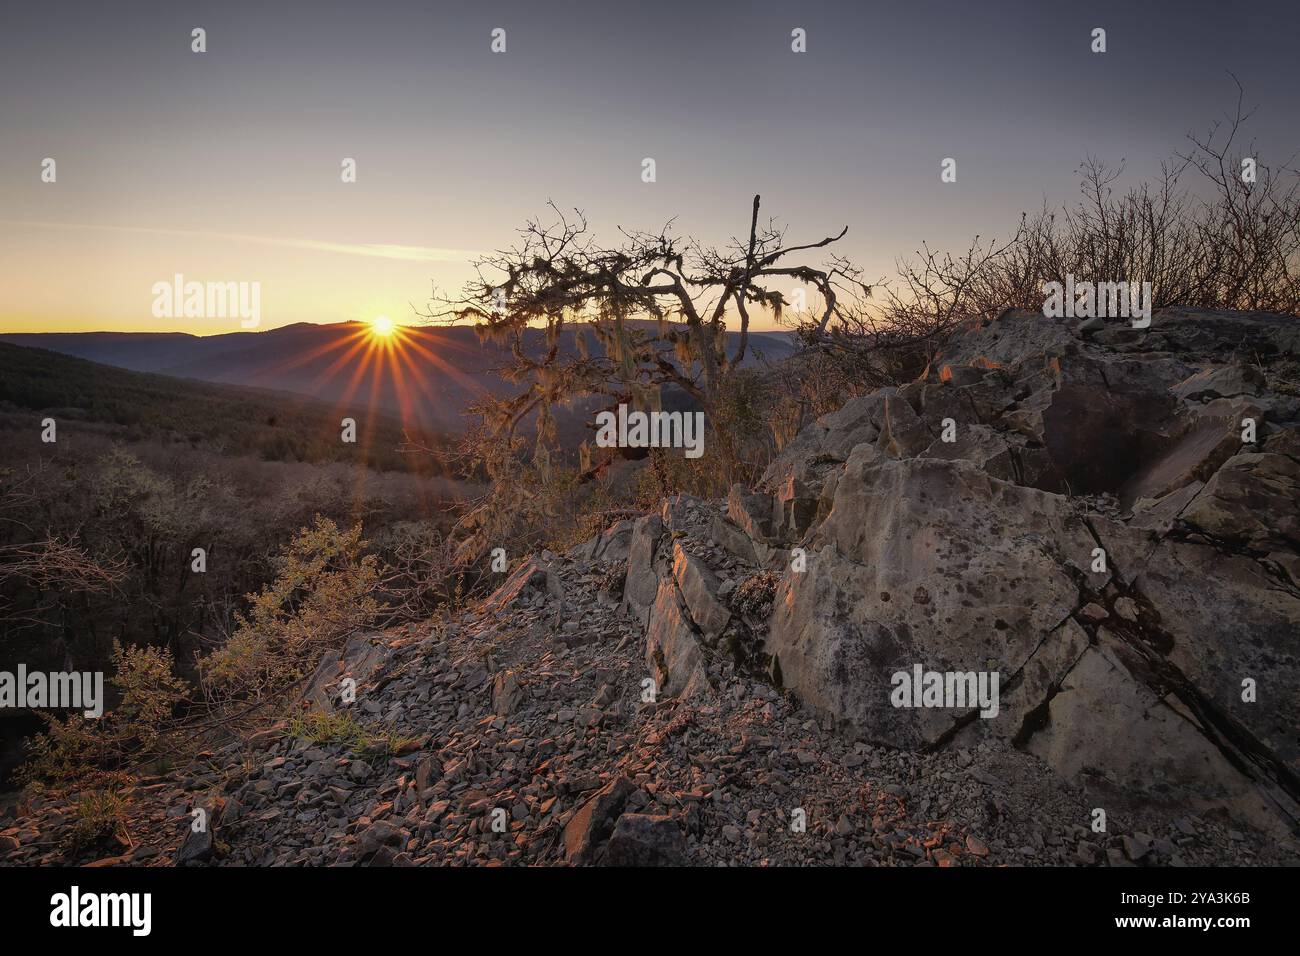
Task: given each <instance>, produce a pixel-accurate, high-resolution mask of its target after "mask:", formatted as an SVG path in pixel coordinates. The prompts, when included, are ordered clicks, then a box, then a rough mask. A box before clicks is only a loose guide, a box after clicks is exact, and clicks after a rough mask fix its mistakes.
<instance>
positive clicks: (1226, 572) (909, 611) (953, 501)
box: [728, 310, 1300, 827]
mask: <svg viewBox="0 0 1300 956" xmlns="http://www.w3.org/2000/svg"><path fill="white" fill-rule="evenodd" d="M1298 348H1300V320H1295V319H1287V318H1282V317H1276V316H1263V315H1255V314H1229V313H1207V312H1191V311H1187V310H1181V311H1175V312H1169V313H1164V314H1158V315H1157V316H1156V317H1155V319H1154V321H1153V323H1152V326H1151V328H1150V329H1149V330H1146V331H1145V332H1143V331H1139V330H1134V329H1132V328H1129V327H1127V326H1121V325H1109V324H1104V323H1103V324H1102V327H1101V328H1099V329H1098V328H1095V327H1091V326H1090V327H1086V328H1085V329H1083V330H1080V329H1077V328H1076V327H1075V325H1074V323H1072V322H1067V321H1064V320H1053V319H1048V318H1044V317H1043V316H1041V315H1037V314H1032V313H1024V312H1008V313H1005V314H1004V315H1003V316H1001V317H1000V318H999V319H998V320H996V321H994V322H991V323H988V324H985V325H982V326H977V327H972V328H969V329H966V330H964V331H963V332H962V333H961V334H960V335H959V336H958V337H957V338H956V339H955V340H954V341H953V342H952V343H951V345H950V347H949V348H948V349H947V350H946V351H945V353H944V354H943V355H942V356H941V357H940V358H939V359H938V361H936V362H935V363H934V365H933V366H932V367H931V369H930V370H929V371H928V372H927V374H926V375H925V376H924V377H923V379H922V380H920V381H917V382H914V383H911V384H909V385H907V386H905V387H903V388H900V389H882V390H880V391H877V392H875V393H873V394H871V395H867V396H864V397H861V398H857V399H854V400H853V401H851V402H849V403H848V404H847V405H845V406H844V408H842V409H840V410H839V411H838V412H836V413H834V414H833V415H828V416H826V417H824V418H823V419H821V420H820V421H818V422H816V423H814V424H813V425H810V426H809V427H808V428H807V429H805V430H804V432H802V433H801V434H800V435H799V436H798V437H797V438H796V439H795V440H794V441H793V442H792V443H791V444H790V446H789V447H788V448H787V449H786V450H785V452H784V453H783V454H782V455H781V456H780V457H779V458H778V459H777V460H776V461H775V462H773V464H772V465H771V467H770V468H769V469H768V472H767V474H766V475H765V476H764V480H763V482H762V483H761V484H760V486H759V487H758V488H757V489H754V490H749V489H743V488H737V489H734V490H733V492H732V494H731V498H730V501H729V507H728V513H729V514H730V515H731V516H732V518H733V520H735V519H739V520H735V524H736V526H737V527H739V528H740V529H742V530H743V531H744V532H745V533H746V534H747V535H748V536H749V537H750V538H751V540H752V541H753V542H754V545H755V547H756V548H758V547H762V548H764V549H766V550H767V551H768V552H775V551H778V550H779V549H782V548H790V547H792V546H796V545H798V546H802V547H803V548H804V549H805V551H806V553H807V570H806V571H804V572H802V573H798V572H794V571H789V570H787V571H786V572H785V573H783V574H782V575H781V579H780V584H779V586H778V593H777V596H776V601H775V604H774V607H775V610H774V612H773V616H772V619H771V622H770V633H769V634H767V635H766V640H765V643H764V650H765V652H766V653H768V654H769V655H770V656H771V658H772V662H773V673H774V674H777V675H779V678H780V680H781V681H782V682H783V684H784V686H785V687H786V688H788V689H789V690H791V691H793V692H794V693H795V694H796V696H797V697H798V698H799V699H800V700H801V701H802V702H804V703H805V704H806V705H807V706H808V707H810V708H811V709H812V710H813V711H814V712H816V713H818V714H820V715H822V717H823V718H825V719H828V720H831V721H833V722H835V723H836V724H837V725H839V726H842V727H844V728H846V729H849V730H851V731H852V732H855V733H859V734H862V735H864V736H866V737H868V738H870V739H872V740H877V741H880V742H884V743H888V744H892V745H895V746H900V747H905V748H908V749H912V750H916V751H928V750H934V749H941V748H948V747H954V746H969V745H970V744H971V743H972V742H974V741H977V740H981V739H990V738H995V739H1000V740H1004V741H1006V742H1008V743H1009V744H1011V745H1013V746H1015V747H1017V748H1019V749H1022V750H1026V751H1028V752H1030V753H1032V754H1035V755H1037V756H1039V757H1041V758H1042V759H1043V760H1044V761H1046V763H1047V764H1048V765H1049V766H1050V767H1052V768H1053V770H1054V771H1056V772H1057V773H1059V774H1061V775H1062V776H1063V777H1065V778H1066V779H1069V780H1071V781H1073V782H1076V783H1078V784H1080V785H1083V786H1085V787H1086V788H1087V789H1088V790H1089V791H1090V792H1092V793H1093V794H1095V797H1096V799H1099V800H1100V799H1106V800H1111V801H1115V802H1119V803H1121V804H1123V803H1125V802H1126V801H1127V803H1128V804H1130V805H1131V804H1133V803H1134V802H1136V801H1145V802H1147V803H1150V802H1153V801H1154V802H1165V803H1168V804H1170V805H1183V806H1195V807H1198V808H1216V807H1217V808H1224V809H1227V810H1229V811H1230V812H1231V813H1233V814H1234V815H1236V817H1237V818H1238V819H1242V820H1247V821H1250V822H1252V823H1254V824H1256V825H1260V826H1278V825H1281V826H1283V827H1286V826H1291V825H1294V823H1295V820H1296V800H1297V798H1300V747H1298V745H1297V742H1296V738H1295V734H1294V728H1295V727H1296V726H1297V725H1298V724H1300V653H1298V652H1297V647H1296V644H1295V641H1296V636H1297V634H1300V586H1298V580H1297V577H1296V571H1297V568H1300V557H1298V556H1297V555H1298V553H1300V512H1298V511H1297V509H1298V508H1300V454H1297V448H1300V440H1298V433H1297V428H1300V400H1297V398H1296V395H1297V394H1300V388H1297V382H1296V381H1294V380H1293V377H1294V376H1295V370H1296V369H1298V368H1300V365H1297V364H1296V361H1295V360H1296V357H1297V349H1298ZM764 516H765V517H766V523H764V522H763V521H762V520H760V519H761V518H762V517H764ZM918 665H919V667H920V668H921V669H922V670H923V671H924V672H936V673H939V674H981V673H982V674H988V675H993V674H996V675H997V676H998V678H999V697H1000V701H999V706H998V708H997V713H996V714H984V715H983V716H981V714H980V712H979V711H980V708H979V707H978V706H973V705H972V704H971V702H970V701H969V700H968V701H965V702H964V703H958V705H957V706H906V705H904V706H900V705H899V701H897V700H895V699H894V696H893V691H894V689H895V688H896V687H897V686H898V679H897V678H896V677H895V675H897V674H904V673H905V674H911V673H912V671H913V669H914V668H915V667H917V666H918ZM908 683H909V685H910V684H912V683H913V682H912V681H909V682H908ZM917 683H919V677H918V681H917ZM908 689H909V690H910V689H911V688H910V686H909V688H908ZM945 702H946V703H951V702H952V699H946V700H945ZM914 703H921V702H919V701H918V702H914ZM904 704H906V702H904Z"/></svg>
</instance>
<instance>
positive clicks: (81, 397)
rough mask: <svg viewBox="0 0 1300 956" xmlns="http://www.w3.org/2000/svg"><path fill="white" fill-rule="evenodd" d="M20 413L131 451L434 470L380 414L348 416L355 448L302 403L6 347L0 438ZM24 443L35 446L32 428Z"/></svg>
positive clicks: (331, 409) (278, 394) (424, 436)
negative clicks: (202, 449) (140, 444)
mask: <svg viewBox="0 0 1300 956" xmlns="http://www.w3.org/2000/svg"><path fill="white" fill-rule="evenodd" d="M144 344H145V346H146V348H148V347H149V346H150V343H148V342H147V341H146V342H145V343H144ZM22 412H43V413H49V414H50V415H51V416H52V417H54V418H55V419H56V420H57V421H58V422H59V423H60V425H61V426H62V427H65V428H66V424H65V423H68V422H80V423H87V424H91V425H93V426H95V429H96V431H99V432H102V433H106V434H108V435H110V436H111V437H115V438H121V439H123V440H127V441H142V440H148V439H159V440H162V441H164V442H166V443H188V444H192V445H202V446H206V447H210V448H213V449H215V450H217V451H220V452H222V453H223V454H231V455H240V454H244V455H250V456H253V457H256V458H262V459H265V460H268V461H286V462H293V461H301V462H331V461H342V462H361V463H364V464H366V465H368V466H370V467H371V468H374V469H376V470H380V471H395V470H399V471H408V470H411V469H412V468H415V467H420V468H428V467H431V465H430V464H429V462H428V459H427V457H426V456H409V455H403V454H401V453H400V452H399V450H398V449H399V446H400V445H401V444H402V442H403V440H404V438H403V429H404V426H403V424H402V423H401V422H399V421H398V420H397V419H396V418H395V417H393V416H391V415H387V414H383V413H382V412H380V413H376V414H373V415H366V414H358V415H355V416H352V417H355V419H356V421H357V426H358V437H357V442H356V444H354V445H349V444H345V443H344V442H343V441H341V440H340V434H341V428H340V421H341V419H342V418H343V417H345V416H346V415H347V412H346V411H345V410H341V409H339V408H338V407H336V406H332V405H329V404H327V403H324V402H321V401H317V400H315V399H311V398H307V397H305V396H303V395H298V394H294V393H291V392H283V391H272V390H267V389H252V388H247V387H236V386H230V385H220V384H213V383H209V382H200V381H195V380H192V379H182V378H173V377H169V376H163V375H154V374H147V373H142V372H132V371H127V370H125V369H121V368H113V367H112V366H109V365H104V364H100V363H97V362H90V361H86V360H84V359H80V358H75V357H72V356H69V355H61V354H58V353H57V352H53V351H47V350H45V349H35V348H24V347H21V346H16V345H9V344H5V343H0V413H3V415H2V418H3V422H2V427H3V429H4V430H5V431H8V432H12V431H13V430H14V429H15V427H16V425H17V422H16V421H15V419H16V418H21V413H22ZM406 430H407V432H408V433H409V434H410V435H411V437H412V438H414V439H419V440H422V441H425V442H428V443H431V444H436V443H438V442H439V441H441V440H442V438H441V436H440V435H439V434H438V433H436V432H433V431H421V430H419V429H418V428H415V427H414V426H411V425H410V424H409V423H408V425H407V426H406ZM27 434H28V435H29V436H30V439H31V441H33V442H38V441H39V428H38V427H36V425H35V424H32V425H31V426H30V431H28V432H27ZM5 440H6V442H7V443H8V442H11V441H15V440H16V439H14V438H13V436H12V435H8V436H6V439H5Z"/></svg>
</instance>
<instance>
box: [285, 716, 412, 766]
mask: <svg viewBox="0 0 1300 956" xmlns="http://www.w3.org/2000/svg"><path fill="white" fill-rule="evenodd" d="M287 730H288V734H289V736H291V737H294V738H296V739H298V740H305V741H307V742H308V743H312V744H343V745H344V746H346V747H347V748H348V750H350V751H351V752H352V753H353V754H355V755H356V756H358V757H361V758H363V759H364V758H369V757H393V756H397V755H399V754H404V753H410V752H411V751H412V750H414V749H415V748H416V746H418V744H419V742H420V740H419V738H418V737H411V736H408V735H403V734H399V733H398V732H397V730H396V729H395V728H393V727H385V728H383V729H382V730H379V731H374V732H372V731H368V730H366V729H365V728H364V727H362V726H361V724H360V723H359V722H358V721H357V719H356V717H354V716H353V715H352V712H351V711H347V710H336V711H331V712H329V713H320V712H313V713H309V714H303V715H301V716H298V717H294V718H293V719H292V720H290V721H289V726H288V728H287Z"/></svg>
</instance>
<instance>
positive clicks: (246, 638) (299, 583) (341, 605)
mask: <svg viewBox="0 0 1300 956" xmlns="http://www.w3.org/2000/svg"><path fill="white" fill-rule="evenodd" d="M365 549H366V542H365V541H364V540H362V537H361V526H360V525H359V524H358V525H355V526H353V527H352V528H351V529H348V530H341V529H340V528H339V527H338V526H337V525H336V524H335V523H334V522H333V521H331V520H330V519H328V518H323V517H321V516H319V515H317V517H316V521H315V523H314V524H313V525H312V527H310V528H304V529H302V531H300V532H299V534H298V536H297V537H296V538H294V539H293V541H292V542H290V543H289V544H288V545H287V546H286V547H285V548H284V550H283V551H282V553H281V555H280V558H279V560H278V561H277V562H276V564H277V569H278V570H277V574H276V577H275V580H274V581H272V582H271V583H270V584H268V585H265V586H264V587H263V588H262V590H261V592H260V593H258V594H250V595H249V596H248V598H249V601H250V607H249V612H248V614H247V615H245V614H242V613H240V614H237V615H236V620H237V622H238V629H237V630H236V631H235V633H234V634H233V635H232V636H231V638H230V640H229V641H227V642H226V644H225V645H224V646H223V647H220V648H218V649H217V650H214V651H213V652H212V653H210V654H209V655H208V656H207V657H206V658H205V659H204V660H203V662H202V664H201V667H200V670H201V673H202V675H203V680H204V683H205V686H206V688H207V689H208V690H209V692H210V693H211V694H212V695H213V696H214V697H216V698H228V699H234V698H239V699H245V700H247V699H253V700H263V699H266V698H268V697H271V696H274V695H277V694H279V693H280V692H282V691H283V690H284V689H286V688H287V687H288V686H289V685H290V684H292V683H293V682H294V681H296V680H298V679H300V678H301V677H303V676H304V674H305V673H306V672H307V671H308V670H309V669H310V668H312V667H314V666H315V664H316V662H317V661H318V660H319V658H320V656H321V654H322V652H323V651H324V650H325V649H326V648H330V647H337V646H338V645H339V644H341V643H342V641H343V640H344V639H346V638H347V636H348V635H350V634H352V633H353V632H355V631H357V630H360V629H361V628H363V627H366V626H368V625H370V624H371V623H372V622H373V621H374V619H375V618H376V616H377V615H378V613H379V611H380V603H379V601H378V600H377V598H376V596H375V592H376V590H377V589H378V587H379V585H380V583H381V571H380V567H379V559H378V557H376V556H375V555H373V554H365V553H364V552H365Z"/></svg>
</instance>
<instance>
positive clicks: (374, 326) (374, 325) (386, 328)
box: [370, 315, 397, 338]
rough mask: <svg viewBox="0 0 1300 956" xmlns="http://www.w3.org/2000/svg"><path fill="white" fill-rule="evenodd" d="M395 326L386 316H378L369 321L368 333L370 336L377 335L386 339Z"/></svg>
mask: <svg viewBox="0 0 1300 956" xmlns="http://www.w3.org/2000/svg"><path fill="white" fill-rule="evenodd" d="M396 328H397V326H396V325H395V324H394V323H393V320H392V319H390V318H389V317H388V316H386V315H378V316H375V318H373V319H371V320H370V332H371V334H372V335H378V336H381V337H383V338H387V337H388V336H390V335H392V334H393V332H394V330H395V329H396Z"/></svg>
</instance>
